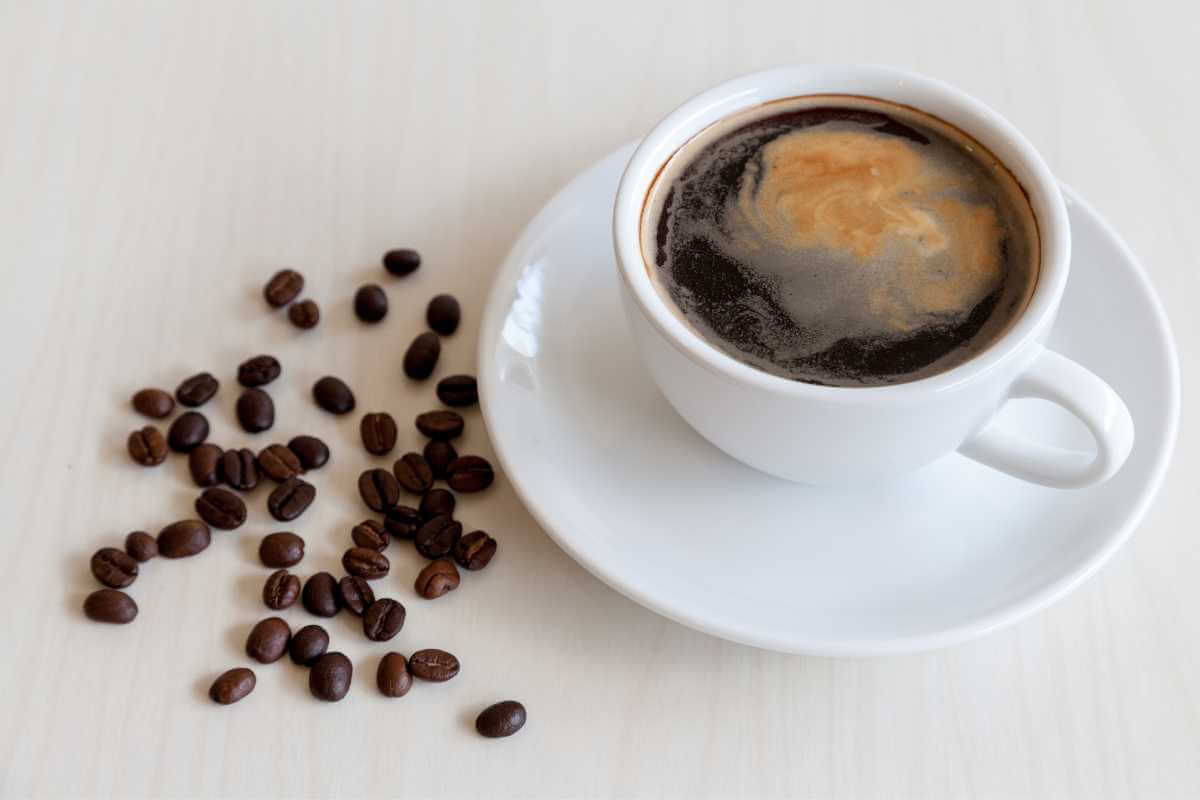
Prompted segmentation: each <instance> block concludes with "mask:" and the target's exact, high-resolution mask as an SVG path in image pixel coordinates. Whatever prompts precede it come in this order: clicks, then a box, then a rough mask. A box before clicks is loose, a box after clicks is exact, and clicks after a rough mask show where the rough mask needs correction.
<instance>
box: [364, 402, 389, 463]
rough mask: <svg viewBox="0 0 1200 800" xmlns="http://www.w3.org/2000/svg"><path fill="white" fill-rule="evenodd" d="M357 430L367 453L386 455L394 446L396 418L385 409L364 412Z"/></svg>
mask: <svg viewBox="0 0 1200 800" xmlns="http://www.w3.org/2000/svg"><path fill="white" fill-rule="evenodd" d="M358 430H359V433H360V434H362V443H363V447H365V448H367V452H368V453H371V454H373V455H377V456H382V455H387V454H388V453H390V452H392V448H393V447H395V446H396V420H394V419H392V415H391V414H388V413H387V412H385V411H381V412H375V413H371V414H365V415H364V416H363V418H362V423H361V424H360V425H359V426H358Z"/></svg>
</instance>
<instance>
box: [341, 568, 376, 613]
mask: <svg viewBox="0 0 1200 800" xmlns="http://www.w3.org/2000/svg"><path fill="white" fill-rule="evenodd" d="M338 594H339V595H340V596H341V598H342V605H343V606H344V607H345V608H346V610H347V611H349V612H350V613H351V614H353V615H354V616H356V617H361V616H362V615H363V613H364V612H365V611H366V610H367V609H368V608H369V607H370V605H371V604H372V603H374V602H375V590H374V589H372V588H371V584H369V583H367V581H366V579H365V578H359V577H357V576H355V575H347V576H346V577H344V578H342V579H341V580H340V581H338Z"/></svg>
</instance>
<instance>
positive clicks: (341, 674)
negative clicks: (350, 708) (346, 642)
mask: <svg viewBox="0 0 1200 800" xmlns="http://www.w3.org/2000/svg"><path fill="white" fill-rule="evenodd" d="M353 677H354V665H353V664H351V663H350V659H348V658H346V657H345V656H344V655H342V654H341V653H336V652H335V653H325V654H324V655H322V656H321V657H320V658H318V659H317V660H316V661H314V662H313V665H312V669H311V670H310V671H309V673H308V690H309V691H310V692H312V695H313V697H315V698H317V699H318V700H328V701H329V702H331V703H334V702H337V701H338V700H341V699H342V698H343V697H345V696H346V692H349V691H350V681H351V679H352V678H353Z"/></svg>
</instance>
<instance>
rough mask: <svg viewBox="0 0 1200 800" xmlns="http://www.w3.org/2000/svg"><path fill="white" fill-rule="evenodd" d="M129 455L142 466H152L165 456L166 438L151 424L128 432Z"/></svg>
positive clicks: (164, 458) (161, 460)
mask: <svg viewBox="0 0 1200 800" xmlns="http://www.w3.org/2000/svg"><path fill="white" fill-rule="evenodd" d="M127 446H128V448H129V457H130V458H132V459H133V460H134V461H136V462H137V463H139V464H141V465H142V466H143V467H154V466H158V465H159V464H161V463H162V462H163V461H165V460H166V458H167V440H166V439H164V438H163V435H162V432H161V431H159V429H158V428H156V427H154V426H153V425H147V426H146V427H144V428H142V429H141V430H139V431H134V432H133V433H131V434H129V442H128V443H127Z"/></svg>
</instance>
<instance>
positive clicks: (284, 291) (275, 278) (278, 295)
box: [263, 269, 304, 308]
mask: <svg viewBox="0 0 1200 800" xmlns="http://www.w3.org/2000/svg"><path fill="white" fill-rule="evenodd" d="M303 288H304V276H303V275H301V274H300V273H299V272H296V270H294V269H281V270H279V272H276V273H275V274H274V275H272V276H271V280H269V281H267V285H266V286H264V287H263V297H265V298H266V299H267V303H269V304H270V305H272V306H274V307H275V308H280V307H281V306H286V305H287V304H288V303H290V302H292V301H293V300H295V299H296V295H298V294H300V290H301V289H303Z"/></svg>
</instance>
